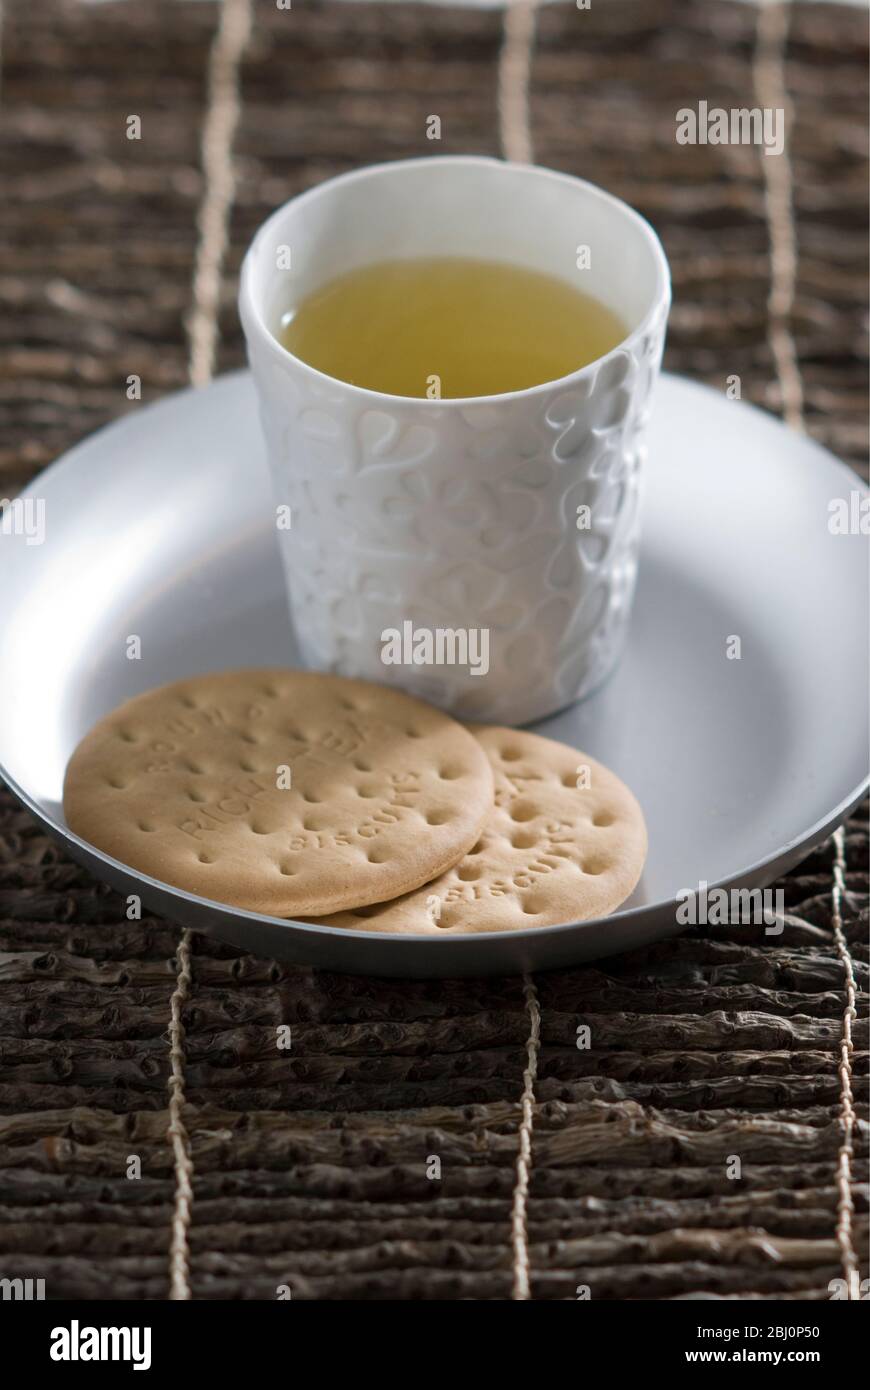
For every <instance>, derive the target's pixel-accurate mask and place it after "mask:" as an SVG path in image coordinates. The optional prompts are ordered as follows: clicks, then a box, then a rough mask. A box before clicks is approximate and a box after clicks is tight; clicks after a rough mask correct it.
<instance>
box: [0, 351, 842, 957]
mask: <svg viewBox="0 0 870 1390" xmlns="http://www.w3.org/2000/svg"><path fill="white" fill-rule="evenodd" d="M859 486H860V484H859V483H858V482H857V480H856V478H855V476H854V474H852V473H851V472H850V471H849V470H848V469H846V468H845V467H844V466H843V465H842V464H839V463H837V462H836V461H835V460H834V459H833V458H832V457H831V456H830V455H829V454H827V453H826V452H825V451H824V450H823V449H821V448H819V447H818V446H817V445H815V444H813V443H811V442H810V441H808V440H806V439H803V438H800V437H798V436H796V435H794V434H792V433H790V432H789V431H787V430H786V429H785V428H784V427H783V426H782V425H780V424H779V423H778V422H777V421H775V420H773V419H771V418H770V417H768V416H766V415H764V414H763V413H762V412H760V411H758V410H755V409H753V408H751V407H748V406H744V405H741V404H739V403H736V402H733V401H728V400H726V399H724V398H723V397H722V396H720V395H718V394H716V393H715V392H713V391H711V390H708V389H705V388H703V387H699V386H695V385H693V384H691V383H688V382H685V381H681V380H678V379H676V378H673V377H672V378H668V377H665V378H664V379H663V380H662V382H661V386H660V389H659V392H658V397H657V405H656V411H655V416H654V420H653V424H652V436H651V440H650V463H649V474H648V491H647V499H646V511H645V520H644V528H645V529H644V544H643V552H642V559H641V569H640V579H639V586H638V596H637V602H636V607H635V612H634V617H633V621H632V630H631V639H630V643H629V648H628V651H627V653H626V655H625V657H624V659H623V661H622V664H621V666H620V668H619V670H618V671H617V672H616V674H615V675H614V676H613V677H612V678H611V680H610V681H609V683H608V684H607V685H606V686H605V687H604V688H603V689H601V690H600V691H599V692H598V693H597V694H596V695H594V696H593V697H592V698H590V699H589V700H587V701H586V702H585V703H584V704H582V705H577V706H574V707H573V708H571V709H569V710H565V711H563V712H562V713H561V714H559V715H557V716H555V717H554V718H552V719H548V720H545V721H543V722H542V723H540V724H538V725H536V726H534V727H535V728H536V730H537V732H539V733H543V734H547V735H550V736H551V737H553V738H557V739H561V740H564V741H565V742H568V743H572V744H576V746H578V747H580V748H582V749H584V750H585V751H587V752H588V753H590V754H592V755H593V756H594V757H596V758H599V759H601V760H602V761H603V762H605V763H607V764H608V765H609V766H611V767H613V768H614V769H615V771H617V772H618V773H619V774H620V775H621V776H622V777H623V778H624V779H625V780H626V781H627V782H628V784H629V785H630V786H631V787H632V788H633V790H634V791H635V793H636V794H637V796H638V798H639V800H640V802H641V805H642V806H643V808H644V811H645V813H646V817H647V822H648V825H649V831H650V852H649V859H648V862H647V865H646V869H645V871H644V875H643V879H642V881H641V883H640V885H639V887H638V889H637V891H636V892H635V894H634V895H633V897H632V898H631V900H630V901H629V903H628V904H627V905H626V907H625V908H624V909H623V910H621V911H620V912H618V913H615V914H614V915H613V916H611V917H609V918H606V919H603V920H599V921H589V922H581V923H569V924H567V925H565V926H560V927H546V928H538V929H537V930H528V931H515V932H499V933H494V934H489V935H482V936H473V935H468V936H464V937H455V936H453V937H444V938H441V939H438V938H437V937H436V938H432V937H414V936H406V937H396V936H384V937H379V936H377V935H376V934H374V933H370V932H359V931H344V930H341V931H340V930H337V929H335V928H331V927H317V926H312V925H306V924H304V923H298V922H288V921H283V920H281V919H280V918H273V917H262V916H258V915H256V914H250V913H245V912H241V911H238V910H235V909H233V908H228V907H223V906H221V905H220V904H218V903H213V902H210V901H208V900H206V899H204V898H198V897H195V896H193V895H192V894H190V893H185V892H181V891H180V890H178V889H175V888H171V887H169V886H168V885H166V884H163V883H159V882H157V881H156V880H154V879H150V878H146V877H145V876H143V875H141V874H138V873H136V872H134V871H132V870H130V869H128V868H126V867H125V866H124V865H122V864H120V863H118V862H117V861H116V860H112V859H110V858H108V857H107V856H106V855H104V854H101V853H100V852H99V851H98V850H95V849H93V848H92V847H91V846H89V845H87V844H85V843H84V842H83V841H82V840H80V839H78V837H77V836H75V835H72V834H70V832H69V831H68V830H67V828H66V826H65V824H64V820H63V813H62V811H61V806H60V798H61V787H62V782H63V773H64V768H65V765H66V762H67V759H68V757H69V755H70V753H71V752H72V750H73V748H74V746H75V744H76V742H77V741H78V739H79V738H80V737H81V736H82V734H83V733H84V732H85V731H86V730H87V729H88V728H89V727H90V726H91V724H93V722H94V721H95V720H96V719H98V718H99V717H100V716H101V715H103V714H104V713H106V712H107V711H108V710H110V709H112V708H113V707H114V706H115V705H117V704H118V703H119V702H120V701H121V700H125V699H127V698H128V697H129V696H131V695H134V694H136V693H137V692H139V691H140V690H144V689H148V688H150V687H151V686H155V685H159V684H161V683H162V682H163V681H168V680H173V679H176V678H178V677H181V676H184V675H188V674H190V673H193V672H198V671H207V670H220V669H222V668H226V667H232V666H245V665H261V664H263V665H271V664H278V665H280V664H282V663H284V662H286V664H287V665H293V664H295V662H296V657H295V653H294V647H293V643H292V638H291V636H290V630H289V625H288V618H287V609H286V604H285V600H284V594H283V581H282V574H281V568H280V564H279V561H278V557H277V552H276V548H275V544H274V530H273V528H272V526H271V523H270V517H271V506H270V498H269V492H268V482H267V478H266V472H265V463H264V460H263V454H262V450H261V446H260V437H259V429H258V422H257V417H256V408H255V404H254V396H253V390H252V386H251V382H250V379H249V377H248V375H247V374H238V375H234V376H231V377H226V378H224V379H222V380H220V381H218V382H215V383H214V384H213V385H212V386H210V387H208V388H207V389H205V390H201V391H195V392H194V391H185V392H183V393H182V394H180V395H177V396H174V397H172V398H170V399H168V400H166V401H163V402H161V403H160V404H158V405H156V406H152V407H148V408H143V409H141V410H139V411H138V412H137V413H136V414H134V415H130V416H127V417H126V418H125V419H124V420H121V421H119V422H118V423H117V424H114V425H112V426H110V427H109V428H107V429H105V430H102V431H100V432H99V433H98V434H96V435H95V436H93V437H92V438H91V439H88V440H86V441H85V442H84V443H83V444H81V445H79V447H78V448H76V449H74V450H73V451H72V452H71V453H70V454H68V455H67V456H66V457H65V458H63V459H62V460H61V461H60V462H59V463H57V464H55V465H54V467H53V468H50V469H49V470H48V471H47V472H45V473H43V474H42V475H41V476H40V477H39V478H38V479H37V482H36V484H35V485H34V487H33V488H32V489H31V490H30V492H29V493H27V494H25V496H32V497H33V498H42V499H44V503H45V522H46V538H45V542H44V544H42V545H28V544H27V543H26V540H25V538H24V537H23V536H20V535H16V534H12V535H5V536H2V537H0V592H2V594H3V612H4V615H5V618H6V621H5V625H4V626H3V628H2V631H0V673H2V681H0V774H2V775H3V777H5V779H6V781H7V782H8V783H9V785H10V786H11V788H12V790H13V791H14V792H15V793H16V794H17V795H18V796H19V797H20V798H21V800H22V801H23V802H24V803H25V805H27V806H28V807H29V808H30V810H31V811H33V813H34V814H35V815H36V816H37V817H38V818H39V820H41V821H42V822H43V824H44V825H45V826H46V827H47V828H48V829H49V830H50V831H51V832H52V833H53V834H55V835H56V836H57V837H58V838H59V839H60V840H61V841H63V843H64V844H65V846H66V848H67V850H68V851H69V853H70V854H72V855H73V856H74V857H75V858H76V859H78V860H80V861H81V862H82V863H84V864H86V865H87V866H88V868H90V869H91V870H92V871H93V872H94V873H95V874H96V875H98V876H99V877H101V878H104V879H107V880H108V881H109V882H110V883H112V884H113V885H114V886H115V887H116V888H118V889H120V890H121V891H122V892H124V893H138V894H140V895H141V897H142V899H143V901H144V902H145V904H146V905H147V906H149V907H150V908H151V909H153V910H154V911H155V912H158V913H160V914H162V915H165V916H167V917H169V918H171V919H172V920H173V921H175V922H178V923H182V924H185V925H187V926H191V927H194V928H196V929H197V930H200V931H205V932H209V933H211V934H213V935H215V936H218V937H221V938H223V939H224V940H227V941H231V942H233V943H235V944H236V945H238V946H241V947H244V948H245V949H248V950H251V951H256V952H259V953H261V954H263V955H268V956H277V957H281V958H283V959H287V960H293V961H298V962H303V963H307V964H312V965H317V966H321V967H325V968H327V969H335V970H348V971H355V972H360V973H364V974H382V975H409V976H426V975H460V974H467V975H470V974H493V973H498V972H512V971H517V970H522V969H540V968H544V967H548V966H557V965H566V964H570V963H573V962H576V961H581V960H588V959H590V958H594V957H596V956H600V955H604V954H610V953H612V952H615V951H620V950H625V949H627V948H629V947H632V946H637V945H639V944H641V943H644V942H648V941H652V940H655V939H657V938H659V937H662V936H666V935H668V934H671V933H673V932H675V931H677V930H678V929H679V928H678V926H677V923H676V919H675V904H674V900H675V897H676V895H677V894H678V892H680V890H683V889H691V888H696V887H697V886H698V884H699V882H700V881H701V880H706V881H707V882H708V883H709V884H710V885H714V884H721V885H723V886H727V887H732V886H733V887H760V886H764V885H765V884H768V883H770V882H771V881H772V880H773V879H774V878H775V877H776V876H777V875H778V874H779V873H780V872H782V871H783V870H784V869H786V868H788V867H789V866H790V865H792V864H794V863H796V862H797V861H798V860H799V859H800V858H801V857H802V855H804V854H805V853H806V852H807V851H808V850H809V849H810V848H811V847H812V846H813V845H814V844H816V843H818V842H819V841H820V840H821V839H823V838H824V837H825V835H827V834H828V833H829V831H830V830H831V829H832V827H833V826H835V825H836V824H837V823H838V822H839V821H841V820H842V819H843V817H844V816H845V814H846V813H847V811H848V810H849V809H850V808H851V807H852V806H853V805H854V804H855V802H856V801H857V800H858V799H859V798H860V796H861V794H862V790H863V785H864V782H865V779H866V773H867V767H868V748H867V700H868V670H867V666H868V650H867V630H868V614H867V606H868V590H867V544H866V538H862V537H861V536H859V535H857V534H849V535H833V534H831V532H830V530H829V528H828V517H829V508H828V504H829V502H830V500H831V499H832V498H836V497H842V498H844V499H847V500H848V499H849V496H850V493H852V492H855V491H856V490H857V489H858V488H859ZM132 633H136V634H138V635H139V636H140V637H141V639H142V653H143V655H142V660H140V661H130V660H128V659H127V657H126V655H125V652H126V639H127V637H128V635H130V634H132ZM732 636H738V637H740V639H741V643H742V656H741V659H740V660H739V661H734V660H727V659H726V655H725V649H726V640H727V639H728V638H729V637H732Z"/></svg>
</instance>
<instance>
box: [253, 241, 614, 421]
mask: <svg viewBox="0 0 870 1390" xmlns="http://www.w3.org/2000/svg"><path fill="white" fill-rule="evenodd" d="M278 336H279V338H280V341H281V342H282V343H283V344H284V347H286V348H287V349H288V351H290V352H292V353H293V354H294V355H295V356H296V357H300V358H302V360H303V361H304V362H307V363H309V365H310V366H312V367H316V368H317V369H318V371H321V372H325V373H326V375H327V376H332V377H337V378H339V380H341V381H349V382H351V383H352V384H353V385H355V386H364V387H367V388H368V389H369V390H370V391H384V392H386V393H387V394H388V395H393V396H429V397H435V398H437V397H439V396H440V397H444V398H446V397H457V396H490V395H498V394H500V393H501V392H504V391H522V390H524V389H525V388H526V387H529V386H538V385H539V384H540V383H541V382H545V381H554V380H556V379H557V378H558V377H562V376H567V375H568V374H569V373H570V372H575V371H577V369H578V368H579V367H585V366H586V365H587V363H589V362H594V361H595V359H596V358H597V357H602V356H603V355H604V354H605V353H606V352H609V351H610V349H611V348H614V347H616V345H617V344H618V343H620V342H621V341H622V339H623V338H624V337H625V336H626V329H625V326H624V324H622V323H620V321H619V319H618V318H617V317H616V315H615V314H613V313H612V312H611V310H610V309H607V308H605V306H604V305H603V304H600V303H599V302H598V300H596V299H593V297H592V296H591V295H589V294H585V293H584V292H583V291H582V290H579V289H576V288H575V287H574V286H573V285H571V284H569V283H568V282H566V281H564V280H559V279H557V278H556V277H555V276H554V275H544V274H541V272H539V271H535V270H525V269H523V268H522V267H520V266H513V265H507V264H502V263H499V262H496V261H478V260H470V259H464V258H461V257H452V256H451V257H447V256H445V257H437V258H432V259H425V260H423V259H421V260H407V261H383V262H379V263H378V264H376V265H369V266H364V267H362V268H361V269H358V270H352V271H350V272H349V273H348V274H346V275H341V276H339V277H338V279H335V280H331V281H329V283H328V284H326V285H324V286H322V288H321V289H319V290H316V291H315V292H314V293H313V294H311V295H309V296H308V298H306V299H303V300H302V301H301V302H300V303H299V304H298V305H297V306H295V307H294V308H291V309H290V310H288V312H287V313H286V314H285V315H284V317H283V320H282V325H281V329H280V332H279V335H278Z"/></svg>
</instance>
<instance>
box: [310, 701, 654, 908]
mask: <svg viewBox="0 0 870 1390" xmlns="http://www.w3.org/2000/svg"><path fill="white" fill-rule="evenodd" d="M471 732H473V733H474V735H475V737H476V738H477V740H478V742H479V743H480V745H481V747H482V748H483V749H484V750H485V751H486V753H487V755H488V757H489V760H490V762H491V764H492V769H493V774H494V777H495V805H494V808H493V811H492V813H491V814H490V816H489V818H488V820H487V823H486V825H485V826H484V829H483V832H482V834H481V836H480V838H479V840H478V841H477V843H476V844H475V845H473V846H472V848H471V849H470V850H469V852H468V854H466V856H465V858H464V859H462V860H461V861H460V862H459V863H458V864H456V865H454V866H453V868H451V869H448V870H447V872H446V873H444V874H442V875H441V876H440V877H439V878H438V879H436V880H435V881H434V882H432V883H427V884H426V885H425V887H423V888H418V889H417V890H416V891H415V892H413V893H407V894H406V895H405V896H404V897H401V898H396V899H395V900H393V901H392V902H388V903H379V904H377V905H375V906H369V907H365V906H361V907H360V908H359V909H358V910H357V911H347V912H340V913H336V914H334V915H331V916H329V917H328V918H326V919H325V920H326V922H328V924H329V925H330V926H335V927H354V928H356V929H357V930H360V929H362V930H366V931H376V932H397V933H398V932H402V933H404V932H409V933H410V932H415V933H419V934H421V935H427V936H437V935H439V934H444V933H446V934H447V935H459V934H460V933H462V932H494V931H512V930H515V929H516V928H519V927H524V928H527V927H548V926H556V925H558V924H559V923H562V922H579V921H584V920H586V919H588V918H590V917H603V916H606V915H607V914H608V913H610V912H613V911H614V909H615V908H617V907H618V906H619V904H620V903H622V902H624V901H625V899H626V898H627V897H628V896H629V894H630V893H631V892H632V890H633V889H634V887H635V885H636V884H637V882H638V879H639V878H640V875H641V871H642V869H643V864H644V860H645V858H646V850H647V835H646V826H645V824H644V819H643V814H642V812H641V809H640V807H639V806H638V804H637V801H636V800H635V798H634V796H633V795H632V793H631V792H630V791H629V790H628V788H627V787H626V786H625V784H624V783H623V782H621V781H620V780H619V778H618V777H617V776H616V775H615V774H614V773H612V772H610V771H609V769H608V768H606V767H604V766H603V765H602V764H601V763H598V762H595V760H594V759H592V758H589V757H587V755H586V754H585V753H581V752H579V751H578V750H576V749H573V748H569V747H567V746H566V745H565V744H563V743H556V742H554V740H553V739H549V738H542V737H540V736H539V735H538V734H532V733H529V732H527V731H526V730H524V729H501V728H486V727H476V728H472V729H471Z"/></svg>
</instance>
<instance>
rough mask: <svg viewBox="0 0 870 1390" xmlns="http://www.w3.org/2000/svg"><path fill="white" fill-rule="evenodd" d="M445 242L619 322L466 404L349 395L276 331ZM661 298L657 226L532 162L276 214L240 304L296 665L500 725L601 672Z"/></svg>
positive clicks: (620, 634)
mask: <svg viewBox="0 0 870 1390" xmlns="http://www.w3.org/2000/svg"><path fill="white" fill-rule="evenodd" d="M584 248H586V249H585V250H584ZM445 255H456V256H467V257H477V258H480V259H485V260H490V261H493V260H495V261H506V262H510V263H512V264H516V265H521V266H526V267H529V268H531V269H534V270H539V271H544V272H547V273H549V274H550V275H555V276H557V277H558V278H561V279H563V280H565V281H566V282H568V283H570V284H573V285H575V286H577V287H578V288H580V289H583V290H585V291H587V292H588V293H590V294H592V295H594V296H595V297H596V298H597V299H599V300H600V301H601V302H602V303H604V304H605V305H607V306H608V307H609V308H610V309H612V310H614V311H615V313H616V314H617V315H618V316H619V318H620V319H621V320H622V321H623V322H624V323H625V324H626V326H627V336H626V337H625V339H624V341H623V342H622V343H620V344H619V346H618V347H616V348H614V349H613V351H612V352H609V353H607V355H606V356H604V357H601V358H599V359H598V360H597V361H595V362H593V363H591V364H590V365H589V366H586V367H583V368H581V369H580V370H579V371H576V372H573V373H572V374H571V375H570V376H566V377H562V378H560V379H559V380H558V381H554V382H548V383H546V384H544V385H541V386H534V387H531V388H530V389H529V390H526V391H514V392H509V393H506V394H504V395H498V396H486V397H477V398H473V399H461V400H459V399H457V400H429V399H425V398H423V399H416V398H413V399H412V398H409V397H405V396H388V395H384V394H381V393H379V392H376V391H369V390H364V389H362V388H360V387H357V386H351V385H349V384H347V383H345V382H342V381H337V380H334V379H333V378H331V377H328V376H325V375H324V374H323V373H322V372H319V371H317V370H315V369H314V368H313V367H310V366H308V365H307V364H306V363H305V362H302V361H300V360H299V359H298V358H296V357H294V356H293V355H292V354H291V353H289V352H288V351H287V350H286V349H285V348H284V347H282V346H281V344H280V343H279V342H278V340H277V338H276V336H275V334H276V332H277V331H278V330H279V328H280V324H281V318H282V315H283V313H284V312H285V311H286V310H287V308H288V307H289V306H290V305H291V304H294V303H298V302H299V301H300V300H301V299H302V298H304V296H305V295H307V294H309V293H310V292H311V291H312V290H315V289H317V288H318V287H319V286H320V285H322V284H323V283H324V282H326V281H328V280H331V279H333V278H334V277H335V276H337V275H340V274H342V273H344V272H346V271H348V270H351V269H354V268H355V267H357V266H363V265H368V264H370V263H372V262H375V261H382V260H390V259H396V258H407V257H424V256H445ZM587 265H588V268H580V267H581V266H587ZM669 303H670V280H669V274H668V266H667V261H666V260H665V256H664V252H663V251H662V248H661V245H660V243H659V240H658V238H657V237H656V235H655V233H654V232H653V230H652V228H651V227H650V226H649V225H648V223H647V222H645V221H644V220H643V218H641V217H640V216H639V215H638V214H637V213H636V212H633V211H632V209H631V208H629V207H628V206H627V205H626V204H625V203H622V202H620V201H619V200H618V199H617V198H614V197H612V196H611V195H610V194H608V193H604V192H603V191H602V190H601V189H599V188H595V187H594V186H593V185H592V184H589V183H584V182H582V181H581V180H580V179H575V178H572V177H570V176H568V175H566V174H559V173H554V172H552V171H550V170H546V169H539V168H536V167H534V166H531V165H517V164H507V163H503V162H502V161H499V160H494V159H485V158H473V157H468V158H466V157H465V156H460V157H455V158H454V157H446V158H440V157H438V158H428V159H414V160H407V161H400V162H397V163H393V164H380V165H376V166H373V167H371V168H365V169H361V170H358V171H356V172H354V173H350V174H345V175H342V176H341V177H340V178H336V179H332V180H330V181H329V182H327V183H322V184H320V185H318V186H317V187H315V188H313V189H311V190H310V191H309V192H307V193H303V194H302V195H301V196H300V197H298V198H294V199H292V200H291V201H290V202H289V203H286V204H285V205H284V206H283V207H282V208H279V209H278V211H277V212H275V213H274V214H273V215H272V216H271V217H270V218H269V219H268V221H267V222H265V223H264V225H263V226H262V227H261V228H260V230H259V231H258V232H257V235H256V236H255V238H254V240H253V242H252V244H251V247H250V249H249V251H248V253H247V256H246V258H245V261H244V265H243V267H242V276H241V289H240V296H239V304H240V312H241V318H242V323H243V325H244V329H245V335H246V337H247V343H248V355H249V359H250V363H251V367H252V369H253V373H254V379H255V382H256V386H257V391H258V395H259V401H260V415H261V420H262V424H263V429H264V432H265V436H266V443H267V449H268V455H269V462H270V468H271V472H272V479H273V489H274V497H275V502H276V507H277V508H278V509H279V511H278V516H279V517H280V523H279V531H278V535H279V542H280V548H281V553H282V558H283V562H284V566H285V572H286V576H287V583H288V588H289V594H290V607H291V611H292V615H293V621H294V626H295V628H296V633H297V637H298V640H299V644H300V648H301V651H302V655H303V658H304V660H305V661H306V663H307V664H308V665H309V666H311V667H314V668H319V669H323V670H328V671H337V672H341V673H342V674H344V675H351V676H360V677H364V678H366V679H368V680H373V681H377V682H379V683H381V684H395V685H399V686H400V687H402V688H403V689H406V690H408V691H410V692H411V693H412V694H417V695H420V696H422V697H423V698H425V699H429V700H431V701H432V702H433V703H435V704H438V705H441V706H442V707H443V708H445V709H449V710H451V711H452V712H453V713H455V714H457V715H460V716H462V717H465V718H468V719H478V720H488V721H492V722H498V723H505V724H520V723H526V722H527V721H530V720H534V719H540V718H542V717H544V716H545V715H548V714H551V713H553V712H554V711H555V710H557V709H560V708H562V707H563V706H565V705H567V704H569V703H570V702H571V701H573V700H576V699H579V698H581V697H582V696H584V695H586V694H588V693H589V692H590V691H592V690H593V689H594V688H595V687H596V686H598V685H599V684H600V683H601V681H602V680H604V678H605V677H606V676H607V675H608V674H609V673H610V671H611V669H612V668H613V666H614V664H615V662H616V660H617V658H618V656H619V653H620V650H621V648H622V645H623V641H624V637H625V631H626V625H627V621H628V616H629V610H630V607H631V600H632V594H633V590H634V583H635V572H636V567H637V552H638V543H639V524H640V517H639V503H640V482H641V471H642V464H643V457H644V443H643V437H644V429H645V426H646V423H647V419H648V413H649V405H650V393H651V390H652V387H653V383H654V381H655V378H656V376H657V373H658V369H659V363H660V360H661V353H662V346H663V342H664V334H665V324H666V319H667V312H668V307H669ZM288 507H289V509H290V510H289V511H288V510H287V508H288ZM288 521H289V523H290V524H289V527H288ZM426 634H429V637H428V638H427V636H426ZM397 639H398V640H397Z"/></svg>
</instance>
